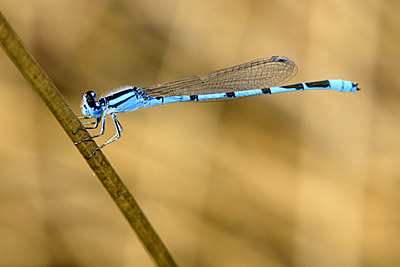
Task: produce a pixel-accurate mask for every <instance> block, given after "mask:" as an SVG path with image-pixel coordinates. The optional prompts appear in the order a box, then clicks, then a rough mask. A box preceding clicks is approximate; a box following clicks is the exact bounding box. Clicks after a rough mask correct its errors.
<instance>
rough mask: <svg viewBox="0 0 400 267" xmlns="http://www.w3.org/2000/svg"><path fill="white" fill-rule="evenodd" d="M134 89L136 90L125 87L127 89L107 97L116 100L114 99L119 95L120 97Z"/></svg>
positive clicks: (108, 99)
mask: <svg viewBox="0 0 400 267" xmlns="http://www.w3.org/2000/svg"><path fill="white" fill-rule="evenodd" d="M133 91H136V88H129V89H125V90H123V91H120V92H118V93H115V94H112V95H109V96H106V97H105V98H106V100H107V101H110V100H114V99H116V98H118V97H120V96H123V95H125V94H127V93H131V92H133Z"/></svg>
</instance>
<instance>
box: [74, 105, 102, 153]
mask: <svg viewBox="0 0 400 267" xmlns="http://www.w3.org/2000/svg"><path fill="white" fill-rule="evenodd" d="M99 122H100V118H97V120H96V124H95V126H93V127H86V128H84V127H83V129H95V128H97V126H98V125H99ZM105 129H106V114H105V113H104V114H103V115H102V116H101V131H100V133H99V134H98V135H95V136H90V137H88V138H84V139H82V140H80V141H78V142H76V143H75V145H78V144H80V143H82V142H85V141H89V140H92V139H93V138H97V137H99V136H102V135H103V134H104V132H105ZM78 130H79V129H78Z"/></svg>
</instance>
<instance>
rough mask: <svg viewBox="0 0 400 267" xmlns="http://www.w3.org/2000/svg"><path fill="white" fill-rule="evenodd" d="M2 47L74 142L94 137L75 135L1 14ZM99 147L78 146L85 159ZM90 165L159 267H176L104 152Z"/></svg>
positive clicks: (71, 117)
mask: <svg viewBox="0 0 400 267" xmlns="http://www.w3.org/2000/svg"><path fill="white" fill-rule="evenodd" d="M0 43H1V46H2V47H3V49H4V51H5V52H6V53H7V54H8V56H9V57H10V58H11V60H12V61H13V62H14V64H15V65H16V66H17V68H18V69H19V70H20V72H21V73H22V75H23V76H24V77H25V79H26V80H27V81H28V83H29V84H30V85H31V87H32V88H33V89H34V90H35V91H36V92H37V93H38V94H39V96H40V97H41V98H42V99H43V101H44V102H45V103H46V105H47V107H48V108H49V109H50V111H51V112H52V113H53V115H54V116H55V117H56V119H57V121H58V122H59V123H60V125H61V127H62V128H63V129H64V131H65V132H66V133H67V135H68V136H69V138H70V139H71V140H72V142H77V141H79V140H81V139H82V138H87V137H89V136H90V135H89V133H88V132H87V131H79V133H78V134H76V135H74V134H73V133H74V132H75V131H76V129H78V128H79V127H83V125H82V124H81V122H80V121H79V120H78V118H77V117H76V116H75V114H74V112H73V111H72V110H71V108H70V107H69V106H68V104H67V102H66V101H65V99H64V98H63V96H62V95H61V93H60V92H59V91H58V89H57V88H56V86H55V85H54V83H53V82H52V81H51V80H50V78H49V77H48V76H47V74H46V73H45V72H44V71H43V69H42V68H41V67H40V66H39V64H38V63H37V62H36V61H35V59H34V58H33V57H32V55H31V54H30V53H29V52H28V51H27V49H26V48H25V46H24V45H23V44H22V42H21V40H20V39H19V37H18V36H17V34H16V33H15V32H14V30H13V29H12V28H11V26H10V24H9V23H8V22H7V21H6V19H5V18H4V16H3V15H2V13H1V12H0ZM96 147H97V145H96V143H95V142H94V141H93V142H83V143H82V144H80V145H79V146H77V148H78V150H79V151H80V152H81V154H82V155H83V157H84V158H85V159H86V156H87V155H90V153H91V152H92V151H93V150H94V149H95V148H96ZM86 161H87V163H88V164H89V166H90V168H91V169H92V170H93V172H94V173H95V174H96V175H97V177H98V179H99V180H100V182H101V183H102V184H103V186H104V187H105V189H106V190H107V192H108V193H109V194H110V196H111V198H112V199H113V200H114V202H115V203H116V204H117V206H118V208H119V209H120V210H121V212H122V213H123V214H124V216H125V218H126V219H127V220H128V222H129V224H130V225H131V227H132V228H133V230H134V231H135V233H136V234H137V236H138V237H139V239H140V241H141V242H142V244H143V246H144V247H145V248H146V250H147V252H148V253H149V254H150V256H151V258H152V259H153V261H154V263H155V264H156V265H158V266H176V264H175V262H174V260H173V259H172V257H171V255H170V254H169V252H168V250H167V248H166V247H165V245H164V244H163V242H162V241H161V239H160V237H159V236H158V235H157V233H156V232H155V230H154V229H153V227H152V226H151V225H150V222H149V221H148V220H147V219H146V217H145V216H144V214H143V212H142V210H141V209H140V207H139V206H138V204H137V202H136V201H135V199H134V198H133V196H132V195H131V193H130V192H129V191H128V189H127V188H126V187H125V185H124V184H123V182H122V181H121V179H120V178H119V176H118V174H117V173H116V172H115V170H114V168H113V167H112V166H111V164H110V162H109V161H108V160H107V159H106V157H105V156H104V154H103V153H101V151H97V152H96V154H95V155H94V156H93V157H91V158H90V159H88V160H86Z"/></svg>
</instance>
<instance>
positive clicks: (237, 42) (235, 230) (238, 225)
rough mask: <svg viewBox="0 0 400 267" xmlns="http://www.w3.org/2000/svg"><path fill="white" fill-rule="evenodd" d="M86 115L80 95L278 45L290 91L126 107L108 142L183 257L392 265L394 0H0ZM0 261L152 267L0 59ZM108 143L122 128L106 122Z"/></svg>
mask: <svg viewBox="0 0 400 267" xmlns="http://www.w3.org/2000/svg"><path fill="white" fill-rule="evenodd" d="M1 6H2V7H1V8H2V10H1V11H2V12H3V15H4V16H5V17H6V18H7V19H8V20H9V22H10V23H11V25H12V26H13V27H14V28H15V30H16V31H17V32H18V33H19V35H20V36H21V38H22V39H23V41H24V43H25V44H26V46H27V47H28V48H29V49H30V51H31V52H32V54H33V55H34V56H35V57H36V59H37V60H38V62H39V63H40V64H41V65H42V67H43V68H44V69H45V71H47V73H48V74H49V75H50V76H51V77H52V79H53V80H54V82H55V83H56V84H57V86H58V87H59V89H60V91H61V92H62V93H63V95H64V96H65V98H66V99H67V101H68V102H69V103H70V105H71V106H72V107H73V109H74V110H75V112H76V113H77V114H80V108H79V105H80V101H81V96H82V93H83V92H85V91H86V90H87V89H89V88H90V89H94V90H96V91H97V92H98V93H99V94H100V93H106V92H107V91H109V90H111V89H113V88H117V87H119V86H123V85H127V84H131V85H138V86H148V85H151V84H154V83H157V82H162V81H167V80H171V79H178V78H184V77H187V76H191V75H196V74H202V73H205V72H209V71H213V70H217V69H219V68H224V67H228V66H232V65H235V64H239V63H242V62H246V61H249V60H252V59H256V58H261V57H265V56H271V55H284V56H287V57H289V58H291V59H292V60H294V61H295V62H296V63H297V65H298V66H299V73H298V75H297V77H296V78H294V79H293V80H292V82H293V83H294V82H300V81H314V80H321V79H327V78H342V79H347V80H352V81H358V82H360V86H361V87H362V88H363V90H362V91H361V92H359V93H357V94H342V93H338V92H329V91H314V92H298V93H288V94H280V95H271V96H266V97H254V98H247V99H244V100H236V101H226V102H216V103H206V104H193V103H187V104H182V103H181V104H174V105H167V106H164V107H157V108H151V109H143V110H139V111H136V112H133V113H129V114H122V115H120V116H119V119H120V121H121V123H122V125H123V126H124V130H125V131H124V132H123V138H122V139H121V140H119V141H118V142H116V143H114V144H112V145H110V146H109V147H107V148H106V149H104V152H105V153H106V155H107V156H108V157H109V159H110V161H111V162H112V164H113V165H114V167H115V168H116V170H117V171H118V173H119V174H120V175H121V177H122V179H123V180H124V182H125V183H126V185H127V186H128V187H129V189H130V190H131V191H132V193H133V194H134V196H135V198H136V199H137V201H138V202H139V204H140V205H141V207H142V208H143V210H144V212H145V214H146V215H147V216H148V218H149V219H150V220H151V222H152V224H153V226H154V227H155V228H156V230H157V231H158V233H159V234H160V236H161V237H162V239H163V240H164V241H165V243H166V245H167V247H168V248H169V250H170V252H171V253H172V254H173V256H174V258H175V260H176V261H177V263H178V264H179V265H181V266H399V265H400V212H399V208H400V182H399V178H400V169H399V166H400V141H399V134H400V122H399V121H400V116H399V115H400V106H399V99H400V76H399V75H398V73H399V68H400V64H399V63H400V34H399V27H400V19H399V18H400V16H399V14H400V2H399V1H396V0H392V1H382V0H371V1H359V0H358V1H357V0H341V1H338V0H331V1H319V0H311V1H306V0H300V1H288V0H284V1H261V0H258V1H257V0H253V1H249V0H229V1H228V0H224V1H210V0H203V1H188V0H175V1H174V0H170V1H147V0H137V1H111V0H109V1H105V0H104V1H78V0H75V1H51V0H36V1H32V0H30V1H29V0H27V1H2V4H1ZM0 73H1V75H0V107H1V108H2V114H1V119H0V122H1V131H0V142H1V143H0V175H1V177H0V265H1V266H32V265H35V266H55V265H60V266H61V265H63V266H70V265H75V266H152V262H151V260H150V259H149V257H148V256H147V254H146V252H145V250H144V249H143V248H142V246H141V244H140V242H139V241H138V239H137V238H136V236H135V235H134V234H133V232H132V230H131V229H130V227H129V226H128V224H127V223H126V221H125V219H124V218H123V216H122V215H121V214H120V212H119V211H118V210H117V208H116V206H115V205H114V203H113V202H112V200H111V199H110V198H109V197H108V195H107V194H106V192H105V191H104V189H103V188H102V187H101V185H100V183H99V182H98V181H97V180H96V177H94V176H93V174H92V173H91V171H90V169H89V168H88V166H87V165H86V163H85V161H84V160H82V158H81V156H80V154H79V153H78V152H77V150H76V149H75V147H74V145H73V144H72V143H71V141H70V140H69V139H68V137H67V136H66V135H65V134H64V132H63V131H62V129H61V128H60V127H59V125H58V123H57V122H56V120H55V119H54V118H53V117H52V115H51V114H50V112H49V111H48V110H47V108H46V107H45V105H44V104H43V102H42V101H41V100H40V98H39V97H38V96H37V95H36V94H35V93H34V92H33V90H32V89H31V88H30V87H29V86H28V84H27V83H26V81H25V80H24V79H23V78H22V76H21V75H20V73H19V72H18V71H17V69H16V67H15V66H14V65H13V64H12V63H11V61H10V60H9V59H8V57H7V56H6V55H5V53H3V52H1V53H0ZM108 126H109V127H108V131H107V134H106V137H104V138H103V139H101V140H100V141H99V142H101V141H105V140H106V138H107V137H109V136H110V135H112V134H113V133H114V129H113V126H112V125H111V121H109V124H108Z"/></svg>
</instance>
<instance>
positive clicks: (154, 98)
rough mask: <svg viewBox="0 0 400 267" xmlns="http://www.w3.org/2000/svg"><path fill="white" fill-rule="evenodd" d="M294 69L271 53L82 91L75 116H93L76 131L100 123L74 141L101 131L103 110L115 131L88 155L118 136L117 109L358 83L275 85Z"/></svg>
mask: <svg viewBox="0 0 400 267" xmlns="http://www.w3.org/2000/svg"><path fill="white" fill-rule="evenodd" d="M296 73H297V67H296V64H295V63H294V62H293V61H291V60H290V59H288V58H286V57H282V56H273V57H268V58H262V59H258V60H254V61H250V62H248V63H244V64H240V65H237V66H234V67H230V68H226V69H222V70H218V71H215V72H210V73H208V74H204V75H201V76H194V77H190V78H186V79H181V80H175V81H171V82H165V83H160V84H156V85H153V86H150V87H143V88H140V87H136V86H128V87H124V88H121V89H119V90H117V91H115V92H112V93H110V94H108V95H107V96H105V97H102V98H100V99H99V100H97V99H96V93H95V92H93V91H88V92H86V93H84V94H83V101H82V113H83V115H84V116H83V117H79V118H80V119H91V118H95V119H96V121H92V122H84V123H83V125H85V126H89V127H81V128H79V129H78V130H77V131H76V132H78V131H79V130H82V129H96V128H97V127H98V126H99V125H100V124H101V130H100V133H99V134H98V135H95V136H92V137H89V138H85V139H82V140H80V141H79V142H76V143H75V144H76V145H77V144H80V143H82V142H84V141H88V140H91V139H93V138H96V137H99V136H101V135H103V134H104V132H105V122H106V115H107V114H110V115H111V118H112V120H113V121H114V125H115V129H116V131H117V132H116V134H115V135H114V136H113V137H111V138H110V139H109V140H108V141H107V142H105V143H104V144H102V145H101V146H99V147H97V148H96V149H95V150H94V151H93V152H92V154H90V155H89V157H88V158H90V157H92V156H93V155H94V153H95V152H96V151H97V150H99V149H101V148H102V147H104V146H106V145H108V144H110V143H112V142H114V141H116V140H117V139H119V138H120V137H121V132H122V130H123V129H122V126H121V123H120V122H119V121H118V119H117V117H116V115H117V114H118V113H121V112H129V111H133V110H136V109H139V108H144V107H154V106H159V105H163V104H168V103H176V102H188V101H194V102H198V101H207V100H226V99H233V98H240V97H246V96H254V95H269V94H276V93H283V92H292V91H300V90H316V89H332V90H336V91H340V92H356V91H358V90H360V88H358V83H353V82H350V81H344V80H323V81H317V82H306V83H297V84H293V85H286V86H279V85H280V84H283V83H284V82H286V81H288V80H289V79H291V78H292V77H294V76H295V75H296ZM76 132H75V133H76Z"/></svg>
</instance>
